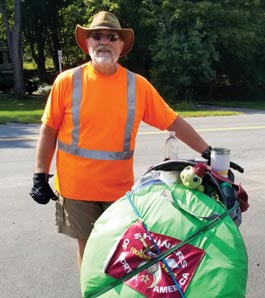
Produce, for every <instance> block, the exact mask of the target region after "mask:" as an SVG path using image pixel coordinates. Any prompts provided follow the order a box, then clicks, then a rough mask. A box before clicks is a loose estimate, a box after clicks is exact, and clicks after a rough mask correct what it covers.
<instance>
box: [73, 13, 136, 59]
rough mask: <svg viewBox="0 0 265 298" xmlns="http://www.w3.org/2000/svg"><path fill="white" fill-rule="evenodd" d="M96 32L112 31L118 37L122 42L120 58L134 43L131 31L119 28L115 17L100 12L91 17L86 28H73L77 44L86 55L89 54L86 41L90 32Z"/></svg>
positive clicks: (78, 26)
mask: <svg viewBox="0 0 265 298" xmlns="http://www.w3.org/2000/svg"><path fill="white" fill-rule="evenodd" d="M96 30H112V31H114V32H117V33H118V34H119V35H120V37H121V39H122V40H123V42H124V46H123V50H122V52H121V54H120V57H122V56H125V55H126V54H127V53H128V52H129V51H130V50H131V48H132V46H133V42H134V31H133V29H130V28H126V29H124V28H121V25H120V22H119V20H118V19H117V17H116V16H115V15H113V14H112V13H110V12H107V11H101V12H99V13H97V14H96V15H95V16H94V17H93V21H92V23H91V24H90V26H89V27H88V28H87V27H82V26H80V25H77V26H76V28H75V38H76V41H77V44H78V45H79V47H80V48H81V49H82V51H84V52H85V53H86V54H89V53H88V48H87V42H86V39H87V38H88V36H89V34H90V32H92V31H96Z"/></svg>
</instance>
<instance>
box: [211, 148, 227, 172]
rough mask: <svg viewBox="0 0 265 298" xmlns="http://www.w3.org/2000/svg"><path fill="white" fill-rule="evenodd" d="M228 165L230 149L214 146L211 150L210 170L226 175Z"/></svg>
mask: <svg viewBox="0 0 265 298" xmlns="http://www.w3.org/2000/svg"><path fill="white" fill-rule="evenodd" d="M229 165H230V150H229V149H226V148H221V147H216V148H213V149H212V151H211V167H212V170H214V171H215V172H217V173H218V174H220V175H223V176H227V173H228V169H229Z"/></svg>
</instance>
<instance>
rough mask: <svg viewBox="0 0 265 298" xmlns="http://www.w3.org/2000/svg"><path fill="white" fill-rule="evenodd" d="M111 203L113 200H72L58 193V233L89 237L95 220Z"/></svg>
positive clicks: (80, 237)
mask: <svg viewBox="0 0 265 298" xmlns="http://www.w3.org/2000/svg"><path fill="white" fill-rule="evenodd" d="M57 195H58V194H57ZM110 205H111V202H90V201H79V200H71V199H67V198H64V197H62V196H61V195H58V200H57V201H56V203H55V207H56V212H55V217H56V226H57V231H58V233H62V234H65V235H67V236H69V237H72V238H75V239H88V237H89V235H90V233H91V231H92V229H93V227H94V223H95V221H96V220H97V219H98V218H99V216H100V215H101V214H102V213H103V212H104V211H105V210H106V209H107V208H108V207H109V206H110Z"/></svg>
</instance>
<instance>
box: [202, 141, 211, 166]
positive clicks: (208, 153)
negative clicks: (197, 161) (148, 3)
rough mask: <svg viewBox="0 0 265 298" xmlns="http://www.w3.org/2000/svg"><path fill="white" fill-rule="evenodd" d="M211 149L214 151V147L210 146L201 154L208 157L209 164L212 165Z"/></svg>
mask: <svg viewBox="0 0 265 298" xmlns="http://www.w3.org/2000/svg"><path fill="white" fill-rule="evenodd" d="M211 151H212V147H211V146H209V147H208V148H207V149H206V150H204V151H203V152H202V154H201V157H203V158H205V159H207V161H208V165H209V166H210V165H211Z"/></svg>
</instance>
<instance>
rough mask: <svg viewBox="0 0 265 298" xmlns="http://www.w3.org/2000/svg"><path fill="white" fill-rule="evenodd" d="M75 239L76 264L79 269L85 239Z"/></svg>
mask: <svg viewBox="0 0 265 298" xmlns="http://www.w3.org/2000/svg"><path fill="white" fill-rule="evenodd" d="M77 241H78V250H77V264H78V268H79V271H80V269H81V263H82V259H83V254H84V250H85V247H86V242H87V239H78V240H77Z"/></svg>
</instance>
